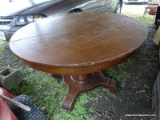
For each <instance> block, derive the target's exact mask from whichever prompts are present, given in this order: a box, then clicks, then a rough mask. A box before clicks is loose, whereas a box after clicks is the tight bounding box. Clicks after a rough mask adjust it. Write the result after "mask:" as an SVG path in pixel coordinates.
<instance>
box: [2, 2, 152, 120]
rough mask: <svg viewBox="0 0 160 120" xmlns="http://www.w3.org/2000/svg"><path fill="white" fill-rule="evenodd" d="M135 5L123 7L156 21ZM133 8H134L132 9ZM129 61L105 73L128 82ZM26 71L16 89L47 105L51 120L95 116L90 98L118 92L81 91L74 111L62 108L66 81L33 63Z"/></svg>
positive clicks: (135, 15)
mask: <svg viewBox="0 0 160 120" xmlns="http://www.w3.org/2000/svg"><path fill="white" fill-rule="evenodd" d="M132 7H133V5H132V6H129V5H127V6H124V8H126V9H125V10H123V11H122V14H123V15H127V16H129V17H133V18H135V19H138V20H140V21H142V22H143V23H146V24H153V23H154V17H153V16H150V15H146V16H145V17H143V12H142V10H143V8H144V5H142V6H139V7H140V11H141V12H140V11H137V13H136V11H135V10H138V9H132ZM136 7H138V6H136ZM129 8H130V9H131V10H132V11H130V9H129ZM0 45H1V42H0ZM4 50H5V48H0V52H3V51H4ZM129 65H130V61H129V60H128V61H127V62H125V63H123V64H120V65H118V66H117V67H114V68H110V69H108V70H105V71H103V74H105V75H107V76H109V77H111V78H115V79H116V80H118V81H120V84H122V85H125V84H126V79H128V78H130V77H131V75H130V74H129V73H127V72H126V71H125V70H124V69H126V67H128V66H129ZM22 73H23V76H24V79H23V81H22V82H21V83H20V84H19V85H18V86H16V88H14V89H13V90H12V91H14V92H16V93H17V94H27V95H29V96H31V97H32V98H33V99H34V100H35V101H36V102H37V103H38V105H39V106H40V107H43V108H45V115H46V116H47V119H48V120H94V118H93V116H91V115H90V114H88V110H89V112H94V111H95V110H94V108H93V107H92V106H90V107H89V108H87V109H86V108H85V105H86V104H87V103H89V102H90V101H95V102H98V100H99V99H101V97H102V96H100V95H99V92H100V91H101V90H103V91H105V92H106V94H108V95H110V96H111V97H113V98H115V99H116V96H115V95H114V94H111V93H109V92H108V90H107V89H100V87H98V88H96V89H94V90H92V91H89V92H87V93H83V94H80V96H79V97H78V98H77V99H76V104H75V106H74V110H73V111H72V112H68V111H66V110H64V109H62V108H61V102H62V101H63V99H64V97H65V95H66V92H67V87H66V86H65V85H64V84H63V82H62V80H61V82H60V83H58V82H57V80H56V79H53V78H52V77H51V75H50V74H47V73H44V72H40V71H37V70H34V69H32V68H29V67H27V68H25V69H22ZM115 75H116V77H115ZM89 93H91V94H94V97H92V96H91V95H89ZM106 99H107V98H106Z"/></svg>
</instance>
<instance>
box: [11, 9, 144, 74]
mask: <svg viewBox="0 0 160 120" xmlns="http://www.w3.org/2000/svg"><path fill="white" fill-rule="evenodd" d="M146 37H147V29H146V27H145V26H144V25H143V24H142V23H141V22H139V21H137V20H135V19H132V18H129V17H126V16H123V15H118V14H114V13H100V12H99V13H76V14H66V15H63V16H57V17H53V18H48V19H43V20H40V21H37V22H34V23H31V24H29V25H27V26H25V27H23V28H22V29H20V30H18V31H17V32H16V33H15V34H14V35H13V37H12V38H11V41H10V43H9V44H10V48H11V50H12V51H13V53H15V55H17V56H18V57H20V58H21V59H22V60H23V61H24V62H25V63H26V64H27V65H29V66H31V67H33V68H35V69H38V70H41V71H44V72H49V73H55V74H79V73H80V74H85V73H91V72H96V71H99V70H103V69H106V68H109V67H111V66H114V65H116V64H118V63H121V62H123V61H124V60H126V59H127V58H129V57H130V56H131V55H132V54H133V53H134V52H135V50H136V49H137V48H138V47H139V46H140V45H141V44H142V43H143V42H144V41H145V39H146Z"/></svg>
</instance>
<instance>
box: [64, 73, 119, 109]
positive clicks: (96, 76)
mask: <svg viewBox="0 0 160 120" xmlns="http://www.w3.org/2000/svg"><path fill="white" fill-rule="evenodd" d="M64 83H65V84H66V86H67V87H68V92H67V95H66V97H65V99H64V100H63V102H62V107H63V108H64V109H66V110H69V111H71V110H72V108H73V103H74V100H75V99H76V96H77V95H78V94H79V93H80V92H85V91H88V90H90V89H93V88H95V87H96V86H99V85H102V87H107V88H108V89H109V91H110V92H112V93H115V92H117V82H116V81H115V80H113V79H109V78H105V77H104V76H103V75H102V74H101V73H100V72H96V73H90V74H80V75H64Z"/></svg>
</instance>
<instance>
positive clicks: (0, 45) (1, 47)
mask: <svg viewBox="0 0 160 120" xmlns="http://www.w3.org/2000/svg"><path fill="white" fill-rule="evenodd" d="M3 43H4V41H2V40H0V53H1V52H4V51H5V47H4V46H2V44H3Z"/></svg>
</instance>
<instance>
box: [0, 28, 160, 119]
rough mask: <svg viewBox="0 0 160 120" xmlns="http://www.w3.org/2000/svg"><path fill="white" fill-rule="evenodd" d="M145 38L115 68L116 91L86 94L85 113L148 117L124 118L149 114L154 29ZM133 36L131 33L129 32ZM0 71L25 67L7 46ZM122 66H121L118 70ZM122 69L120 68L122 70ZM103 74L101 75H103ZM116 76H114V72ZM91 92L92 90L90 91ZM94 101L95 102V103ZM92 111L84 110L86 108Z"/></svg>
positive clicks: (154, 62) (106, 116)
mask: <svg viewBox="0 0 160 120" xmlns="http://www.w3.org/2000/svg"><path fill="white" fill-rule="evenodd" d="M147 28H148V31H149V32H148V37H147V39H146V41H145V42H144V44H143V45H142V46H141V47H140V49H139V50H138V51H137V52H136V53H135V55H134V56H133V57H131V58H130V59H129V60H127V61H126V62H124V63H123V64H121V69H120V67H119V66H116V67H115V68H114V69H117V76H118V74H120V72H123V75H120V76H121V77H116V78H115V79H117V80H118V81H119V82H120V87H119V92H118V93H117V94H116V95H114V94H110V93H109V92H108V90H107V89H104V88H103V89H102V88H101V87H99V88H98V89H96V91H97V92H96V94H95V92H92V91H91V92H88V93H87V94H88V96H91V97H92V98H93V99H94V100H93V101H90V103H88V104H86V105H85V107H86V110H87V111H88V114H90V115H91V116H93V118H95V120H149V119H150V117H149V116H136V117H135V116H132V117H129V116H126V115H127V114H129V115H131V114H132V115H133V114H142V115H144V114H149V115H150V114H152V110H151V96H152V87H153V85H154V81H155V79H156V76H157V74H158V72H159V60H158V57H159V55H158V50H159V48H158V46H156V45H155V44H154V43H153V41H152V38H153V35H154V34H155V31H156V30H155V27H153V26H151V25H147ZM133 34H134V33H133ZM0 63H1V65H0V70H2V69H4V68H5V67H7V66H10V67H13V68H25V67H26V65H25V64H23V62H22V61H21V60H20V59H18V58H17V57H16V56H15V55H14V54H13V53H12V52H11V51H10V49H9V45H8V43H3V44H2V45H1V46H0ZM122 66H124V67H122ZM122 68H123V69H122ZM104 74H105V73H104ZM114 76H116V73H114ZM93 91H94V90H93ZM95 99H96V100H95ZM91 107H92V108H94V109H93V110H88V109H89V108H91Z"/></svg>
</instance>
